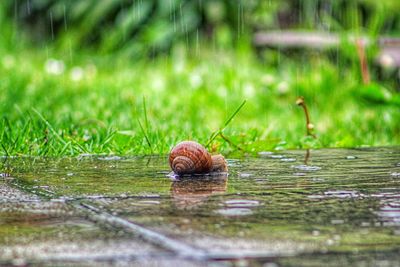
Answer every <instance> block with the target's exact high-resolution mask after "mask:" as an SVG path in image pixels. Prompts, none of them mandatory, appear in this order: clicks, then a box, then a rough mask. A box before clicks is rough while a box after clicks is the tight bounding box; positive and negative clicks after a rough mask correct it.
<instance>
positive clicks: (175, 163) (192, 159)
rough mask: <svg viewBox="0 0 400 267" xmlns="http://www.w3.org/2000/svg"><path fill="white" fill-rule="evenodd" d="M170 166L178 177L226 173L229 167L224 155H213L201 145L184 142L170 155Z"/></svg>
mask: <svg viewBox="0 0 400 267" xmlns="http://www.w3.org/2000/svg"><path fill="white" fill-rule="evenodd" d="M169 165H170V166H171V169H172V170H173V171H174V173H175V174H177V175H193V174H207V173H214V174H215V173H226V172H227V171H228V167H227V164H226V161H225V158H224V157H223V156H222V155H214V156H211V154H210V153H209V152H208V151H207V149H205V148H204V147H203V146H202V145H200V144H199V143H196V142H194V141H183V142H181V143H179V144H177V145H176V146H175V147H174V148H173V149H172V150H171V153H170V154H169Z"/></svg>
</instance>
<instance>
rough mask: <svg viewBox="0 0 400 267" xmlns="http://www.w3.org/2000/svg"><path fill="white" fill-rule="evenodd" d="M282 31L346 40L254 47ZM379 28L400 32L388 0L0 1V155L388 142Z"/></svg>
mask: <svg viewBox="0 0 400 267" xmlns="http://www.w3.org/2000/svg"><path fill="white" fill-rule="evenodd" d="M286 30H291V31H301V32H304V31H308V32H324V33H334V34H337V35H338V36H340V37H343V40H345V41H341V43H340V45H339V46H338V47H334V48H332V49H327V50H320V49H309V48H296V49H285V48H282V47H279V46H278V47H270V46H269V47H260V46H258V47H256V46H255V45H254V34H256V33H258V32H269V31H286ZM382 36H385V37H400V2H399V1H397V0H385V1H372V0H354V1H345V0H337V1H333V0H331V1H328V0H325V1H321V0H296V1H289V0H286V1H277V0H276V1H274V0H269V1H257V0H253V1H252V0H250V1H241V0H237V1H222V0H219V1H218V0H214V1H211V0H210V1H207V0H196V1H179V0H165V1H161V0H149V1H144V0H134V1H127V0H104V1H100V2H99V1H94V0H85V1H71V0H58V1H55V0H24V1H18V0H15V1H8V0H6V1H1V2H0V75H1V77H2V78H1V81H0V92H1V95H0V101H1V103H2V105H1V106H0V112H1V113H0V116H1V118H0V143H1V150H0V153H1V154H3V155H52V156H62V155H77V154H82V153H106V154H122V155H138V154H160V153H161V154H163V153H167V152H168V150H169V149H170V148H171V146H172V145H173V144H175V143H176V142H178V141H180V140H183V139H195V140H197V141H200V142H202V143H209V148H210V149H211V150H215V151H216V150H220V151H222V152H224V153H229V154H232V155H233V154H243V153H257V152H260V151H263V150H271V149H289V148H309V147H315V148H318V147H354V146H387V145H399V144H400V134H399V133H400V123H399V122H400V114H399V113H400V111H399V110H400V97H399V83H398V81H399V77H400V75H399V71H398V69H397V68H396V67H395V66H393V64H386V65H385V64H383V65H384V66H382V64H378V62H377V56H378V55H379V53H381V50H382V47H381V46H379V42H378V40H379V37H382ZM344 37H351V38H344ZM360 37H364V38H368V39H369V40H370V44H369V45H368V46H367V47H365V57H366V60H367V64H368V70H369V74H370V82H368V83H366V82H365V81H363V75H365V73H363V71H362V70H361V68H360V54H359V52H360V51H359V49H358V48H357V45H356V43H355V42H354V40H355V39H356V38H360ZM352 38H353V39H352ZM349 40H350V41H349ZM351 40H353V41H351ZM389 63H391V62H389ZM298 96H304V98H305V101H306V104H307V106H308V109H309V112H310V117H311V122H312V124H313V125H314V127H315V128H314V130H313V134H315V136H316V138H313V137H312V136H305V133H306V129H305V118H304V113H303V110H302V109H301V107H298V106H296V104H295V102H296V99H297V97H298ZM245 100H246V104H245V105H244V106H243V108H242V109H241V110H240V111H239V113H237V114H236V116H235V117H234V119H233V120H232V121H231V122H230V123H229V124H228V125H227V127H224V122H226V120H227V119H228V118H229V117H230V116H231V115H232V114H233V113H234V112H235V110H237V108H238V107H239V105H240V104H241V103H243V101H245ZM219 129H220V130H223V131H222V133H223V135H218V136H217V137H216V138H215V139H213V140H212V141H211V140H210V138H211V137H212V136H214V135H213V133H215V132H216V131H217V132H218V130H219Z"/></svg>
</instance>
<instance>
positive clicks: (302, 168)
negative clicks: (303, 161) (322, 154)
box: [292, 165, 321, 171]
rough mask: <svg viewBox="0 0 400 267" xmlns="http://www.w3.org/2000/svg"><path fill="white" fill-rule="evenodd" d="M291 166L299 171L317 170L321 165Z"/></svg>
mask: <svg viewBox="0 0 400 267" xmlns="http://www.w3.org/2000/svg"><path fill="white" fill-rule="evenodd" d="M292 168H294V169H296V170H301V171H319V170H320V169H321V167H318V166H309V165H296V166H292Z"/></svg>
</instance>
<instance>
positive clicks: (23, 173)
mask: <svg viewBox="0 0 400 267" xmlns="http://www.w3.org/2000/svg"><path fill="white" fill-rule="evenodd" d="M1 162H2V169H3V171H2V173H3V175H2V176H1V178H0V192H3V194H2V196H0V203H2V208H1V209H0V213H1V214H2V215H1V218H2V219H0V233H1V236H2V237H1V238H0V248H1V247H3V248H5V247H9V248H10V247H11V248H15V249H17V248H18V251H20V253H19V254H18V253H17V254H15V253H14V254H12V253H11V252H9V253H8V254H4V252H3V254H2V253H1V252H0V256H1V259H2V260H3V262H5V263H9V262H10V261H11V262H12V261H13V260H14V261H15V260H21V259H22V260H24V261H27V262H31V263H37V264H39V265H40V264H50V263H54V262H57V263H61V264H70V263H74V262H76V261H78V262H80V263H85V264H86V263H88V262H90V261H102V262H104V261H106V260H110V259H111V260H113V261H126V262H131V263H136V264H138V265H140V264H142V263H143V262H150V258H151V257H150V256H149V255H151V256H152V260H153V261H154V260H155V264H164V265H168V264H169V263H171V262H173V261H175V260H179V259H181V260H185V261H188V263H190V264H193V265H195V266H198V265H203V264H206V265H209V264H224V265H225V264H228V265H230V264H232V263H235V262H236V263H237V261H240V262H241V264H242V263H243V264H249V265H257V264H259V265H263V264H266V265H268V264H276V265H278V266H299V265H303V266H318V265H319V264H321V263H322V262H323V263H326V264H328V265H331V266H335V265H336V264H337V263H338V262H342V263H343V265H349V264H355V265H375V266H388V265H389V266H398V262H399V261H400V256H399V252H400V251H399V248H400V175H399V173H400V148H398V147H395V148H365V149H322V150H311V151H279V152H264V153H260V154H259V156H258V157H249V158H243V159H229V160H228V163H229V169H230V172H229V176H225V175H221V176H212V177H210V176H204V177H197V178H196V179H193V178H184V179H178V180H173V179H171V178H170V176H169V173H170V170H169V167H168V162H167V157H134V158H124V157H102V156H89V155H84V156H80V157H77V158H60V159H53V158H29V157H27V158H3V159H1ZM15 227H17V228H15ZM60 227H61V228H60ZM59 228H60V229H61V230H57V229H59ZM10 229H14V230H10ZM15 229H19V230H20V231H15ZM49 229H50V230H49ZM77 232H78V234H76V233H77ZM17 233H18V234H17ZM59 233H61V235H62V237H63V238H60V237H58V234H59ZM79 233H82V237H81V238H79V237H78V238H76V236H79ZM72 237H74V238H72ZM58 240H60V241H59V242H60V243H59V246H60V249H59V250H58V252H57V253H55V252H54V253H53V254H52V255H53V257H52V258H51V257H50V258H49V257H48V258H45V257H44V258H43V257H40V255H41V251H40V249H39V251H38V249H37V248H36V250H35V251H36V253H35V254H33V255H32V253H28V252H29V250H30V249H32V242H38V243H39V244H52V243H54V242H56V241H58ZM71 240H73V242H72V243H71ZM105 240H108V241H107V242H110V243H109V246H106V245H105V243H104V242H106V241H105ZM88 242H89V243H90V242H94V243H95V244H97V246H98V250H99V251H101V250H104V251H107V253H106V254H105V255H107V257H100V256H99V255H98V253H97V254H96V253H95V251H92V250H87V251H86V252H85V253H77V252H76V251H75V252H74V250H73V249H71V247H70V246H71V245H73V244H75V245H76V246H78V247H79V246H80V244H87V243H88ZM102 242H103V243H102ZM127 242H128V243H129V242H131V243H132V247H135V246H137V245H135V244H141V243H144V244H146V246H145V247H144V249H142V250H136V252H133V251H132V250H121V249H119V248H120V247H124V246H126V244H127ZM24 244H25V245H24ZM66 244H68V245H66ZM43 246H44V245H43ZM63 246H64V248H65V249H64V251H68V253H67V252H63V249H62V248H63ZM39 247H40V246H39ZM44 247H45V246H44ZM9 250H10V249H8V251H9ZM0 251H2V250H1V249H0ZM21 251H22V252H21ZM24 251H25V253H24ZM42 252H43V254H45V252H44V251H42ZM185 252H187V253H186V254H185ZM10 255H11V256H10ZM12 255H17V256H12ZM146 255H147V256H146ZM188 255H189V256H188ZM190 255H192V256H190ZM154 257H155V258H154ZM88 264H89V263H88ZM385 264H386V265H385ZM396 264H397V265H396ZM50 265H51V264H50ZM89 265H90V264H89ZM271 266H273V265H271Z"/></svg>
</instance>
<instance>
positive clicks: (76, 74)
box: [70, 67, 85, 82]
mask: <svg viewBox="0 0 400 267" xmlns="http://www.w3.org/2000/svg"><path fill="white" fill-rule="evenodd" d="M84 74H85V73H84V71H83V69H82V68H81V67H73V68H72V70H71V73H70V76H71V80H73V81H75V82H78V81H80V80H82V78H83V75H84Z"/></svg>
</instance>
